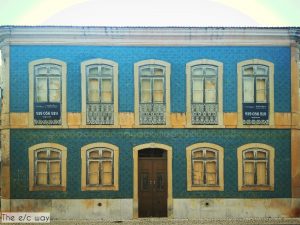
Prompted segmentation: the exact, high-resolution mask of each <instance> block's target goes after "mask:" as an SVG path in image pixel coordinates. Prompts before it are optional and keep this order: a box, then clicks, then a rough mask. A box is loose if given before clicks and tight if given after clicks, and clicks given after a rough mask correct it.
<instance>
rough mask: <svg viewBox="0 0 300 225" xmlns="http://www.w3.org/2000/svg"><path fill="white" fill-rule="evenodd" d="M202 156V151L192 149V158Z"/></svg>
mask: <svg viewBox="0 0 300 225" xmlns="http://www.w3.org/2000/svg"><path fill="white" fill-rule="evenodd" d="M201 157H203V151H194V152H193V158H201Z"/></svg>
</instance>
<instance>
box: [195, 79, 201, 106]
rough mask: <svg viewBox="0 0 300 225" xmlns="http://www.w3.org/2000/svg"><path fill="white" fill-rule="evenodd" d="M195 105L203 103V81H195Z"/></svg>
mask: <svg viewBox="0 0 300 225" xmlns="http://www.w3.org/2000/svg"><path fill="white" fill-rule="evenodd" d="M193 103H203V79H193Z"/></svg>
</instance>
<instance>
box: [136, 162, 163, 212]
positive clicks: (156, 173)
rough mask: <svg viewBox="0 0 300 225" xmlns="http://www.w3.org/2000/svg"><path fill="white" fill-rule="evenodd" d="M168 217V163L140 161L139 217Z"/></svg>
mask: <svg viewBox="0 0 300 225" xmlns="http://www.w3.org/2000/svg"><path fill="white" fill-rule="evenodd" d="M166 216H167V161H166V159H164V158H162V159H160V158H158V159H155V158H143V159H139V217H166Z"/></svg>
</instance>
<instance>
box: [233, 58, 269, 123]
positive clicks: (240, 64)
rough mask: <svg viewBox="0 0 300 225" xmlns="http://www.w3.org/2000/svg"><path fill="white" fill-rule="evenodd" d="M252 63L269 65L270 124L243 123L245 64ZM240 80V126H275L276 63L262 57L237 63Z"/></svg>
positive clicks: (238, 98) (238, 96)
mask: <svg viewBox="0 0 300 225" xmlns="http://www.w3.org/2000/svg"><path fill="white" fill-rule="evenodd" d="M250 64H260V65H265V66H268V67H269V99H268V102H269V125H244V124H243V93H242V91H243V84H242V83H243V72H242V70H243V66H246V65H250ZM237 80H238V81H237V82H238V95H237V103H238V125H237V127H238V128H273V127H274V64H273V63H272V62H269V61H266V60H261V59H250V60H245V61H242V62H239V63H238V64H237Z"/></svg>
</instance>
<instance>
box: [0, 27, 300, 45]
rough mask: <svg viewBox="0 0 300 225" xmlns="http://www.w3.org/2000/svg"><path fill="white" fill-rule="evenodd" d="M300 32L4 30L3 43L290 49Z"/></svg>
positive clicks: (0, 34) (241, 29)
mask: <svg viewBox="0 0 300 225" xmlns="http://www.w3.org/2000/svg"><path fill="white" fill-rule="evenodd" d="M297 39H299V28H288V27H282V28H259V27H256V28H255V27H250V28H249V27H88V26H86V27H83V26H81V27H80V26H77V27H76V26H1V27H0V43H1V42H5V41H9V43H10V44H14V45H17V44H20V45H21V44H22V45H24V44H25V45H27V44H28V45H31V44H35V45H36V44H43V45H53V44H58V45H59V44H62V45H74V44H80V45H169V46H170V45H176V46H178V45H182V46H192V45H269V46H283V45H284V46H289V45H290V44H291V43H293V42H294V41H295V40H297Z"/></svg>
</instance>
